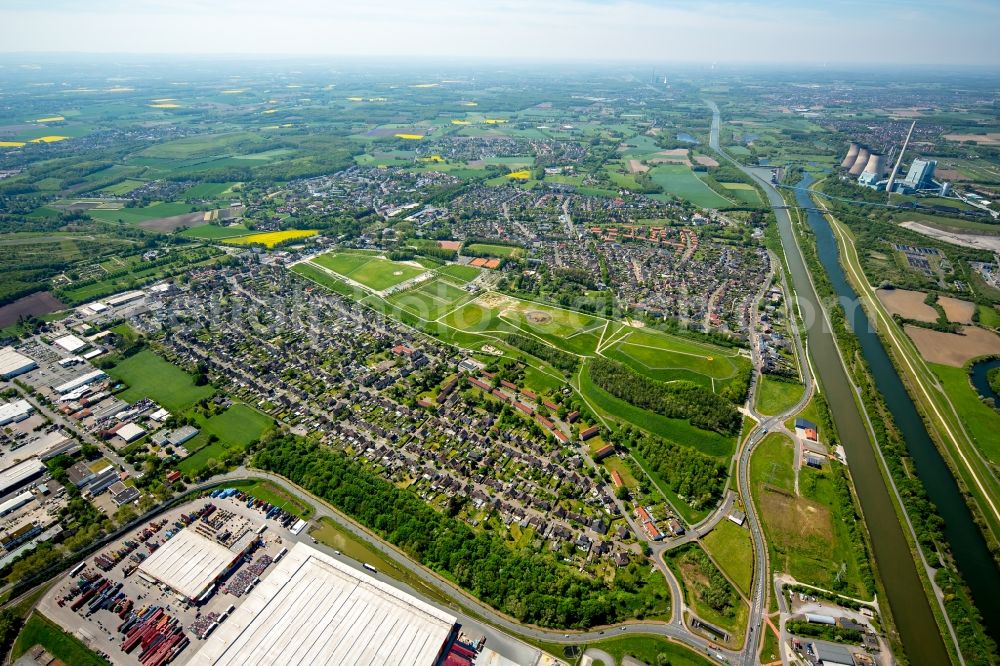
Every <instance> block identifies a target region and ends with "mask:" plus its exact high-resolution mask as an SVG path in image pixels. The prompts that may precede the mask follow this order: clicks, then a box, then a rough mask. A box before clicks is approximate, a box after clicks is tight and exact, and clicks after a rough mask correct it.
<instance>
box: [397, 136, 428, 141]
mask: <svg viewBox="0 0 1000 666" xmlns="http://www.w3.org/2000/svg"><path fill="white" fill-rule="evenodd" d="M396 138H397V139H406V140H408V141H419V140H420V139H422V138H424V135H423V134H397V135H396Z"/></svg>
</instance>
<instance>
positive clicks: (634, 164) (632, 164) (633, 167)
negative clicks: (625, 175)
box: [628, 160, 649, 173]
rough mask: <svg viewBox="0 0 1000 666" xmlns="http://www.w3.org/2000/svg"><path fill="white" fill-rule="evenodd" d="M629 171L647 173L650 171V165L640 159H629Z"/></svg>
mask: <svg viewBox="0 0 1000 666" xmlns="http://www.w3.org/2000/svg"><path fill="white" fill-rule="evenodd" d="M628 171H629V173H646V172H647V171H649V167H648V166H646V165H645V164H643V163H642V162H640V161H639V160H629V161H628Z"/></svg>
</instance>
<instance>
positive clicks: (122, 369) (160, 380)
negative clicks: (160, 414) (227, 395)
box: [108, 349, 215, 413]
mask: <svg viewBox="0 0 1000 666" xmlns="http://www.w3.org/2000/svg"><path fill="white" fill-rule="evenodd" d="M108 374H109V375H111V376H112V377H113V378H115V379H117V380H119V381H121V382H124V383H125V384H127V385H128V388H127V389H125V390H124V391H122V392H121V393H119V394H118V397H119V398H121V399H122V400H125V401H126V402H135V401H137V400H141V399H142V398H150V399H152V400H154V401H155V402H157V403H159V404H160V405H161V406H162V407H164V408H165V409H167V410H168V411H170V412H174V413H178V412H182V411H184V410H185V409H188V408H189V407H191V406H192V405H194V404H195V403H196V402H198V401H199V400H201V399H202V398H207V397H209V396H211V395H212V394H213V393H215V388H213V387H212V386H210V385H205V386H195V383H194V377H193V376H192V375H190V374H188V373H187V372H185V371H184V370H182V369H181V368H179V367H177V366H176V365H174V364H173V363H170V362H169V361H167V360H165V359H164V358H163V357H162V356H159V355H158V354H157V353H156V352H153V351H151V350H149V349H144V350H143V351H141V352H139V353H138V354H136V355H134V356H131V357H129V358H126V359H125V360H123V361H122V362H121V363H119V364H118V365H116V366H115V367H113V368H111V369H110V370H108Z"/></svg>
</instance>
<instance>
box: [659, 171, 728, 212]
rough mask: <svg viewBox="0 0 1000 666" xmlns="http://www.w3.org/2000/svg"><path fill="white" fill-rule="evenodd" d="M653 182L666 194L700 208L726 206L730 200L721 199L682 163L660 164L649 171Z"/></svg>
mask: <svg viewBox="0 0 1000 666" xmlns="http://www.w3.org/2000/svg"><path fill="white" fill-rule="evenodd" d="M649 175H650V177H651V178H652V179H653V182H654V183H656V184H657V185H659V186H660V187H662V188H663V191H664V192H666V193H667V194H673V195H674V196H676V197H678V198H680V199H684V200H686V201H690V202H691V203H693V204H694V205H695V206H700V207H702V208H726V207H729V206H732V205H733V202H732V201H729V200H727V199H723V198H722V197H721V196H719V195H718V194H716V193H715V192H714V191H713V190H712V188H710V187H709V186H708V185H706V184H705V183H703V182H702V181H701V180H700V179H699V178H698V176H696V175H695V174H694V172H693V171H691V168H690V167H688V166H685V165H683V164H661V165H659V166H657V167H655V168H653V169H652V170H651V171H650V172H649Z"/></svg>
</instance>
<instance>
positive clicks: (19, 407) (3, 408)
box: [0, 398, 35, 426]
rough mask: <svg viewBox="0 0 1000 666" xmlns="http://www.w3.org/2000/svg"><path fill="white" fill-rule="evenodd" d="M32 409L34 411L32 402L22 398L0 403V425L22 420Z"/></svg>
mask: <svg viewBox="0 0 1000 666" xmlns="http://www.w3.org/2000/svg"><path fill="white" fill-rule="evenodd" d="M33 411H35V408H34V407H33V406H32V404H31V403H30V402H28V401H27V400H25V399H23V398H22V399H20V400H15V401H14V402H8V403H6V404H3V405H0V426H5V425H7V424H8V423H14V422H17V421H23V420H24V419H26V418H28V416H29V415H30V414H31V412H33Z"/></svg>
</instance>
